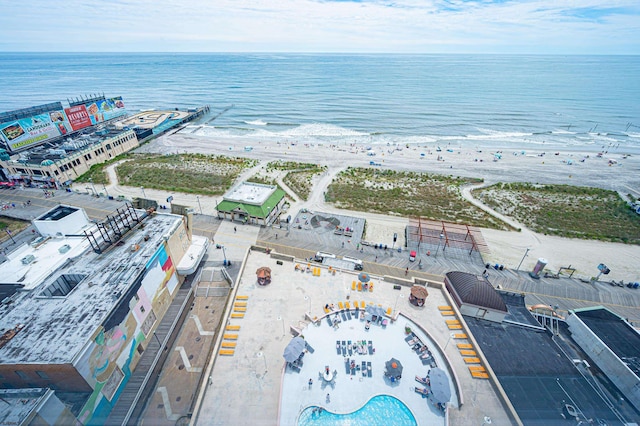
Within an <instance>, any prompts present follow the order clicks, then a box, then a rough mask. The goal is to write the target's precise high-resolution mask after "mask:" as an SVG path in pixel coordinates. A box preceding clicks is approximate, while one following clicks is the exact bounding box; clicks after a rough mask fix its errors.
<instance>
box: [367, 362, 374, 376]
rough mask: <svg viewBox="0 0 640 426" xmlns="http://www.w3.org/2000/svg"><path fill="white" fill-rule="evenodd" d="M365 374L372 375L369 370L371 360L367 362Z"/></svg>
mask: <svg viewBox="0 0 640 426" xmlns="http://www.w3.org/2000/svg"><path fill="white" fill-rule="evenodd" d="M367 375H368V376H369V377H372V375H373V373H372V372H371V361H368V362H367Z"/></svg>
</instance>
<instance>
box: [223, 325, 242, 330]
mask: <svg viewBox="0 0 640 426" xmlns="http://www.w3.org/2000/svg"><path fill="white" fill-rule="evenodd" d="M225 330H227V331H238V330H240V326H239V325H228V326H226V327H225Z"/></svg>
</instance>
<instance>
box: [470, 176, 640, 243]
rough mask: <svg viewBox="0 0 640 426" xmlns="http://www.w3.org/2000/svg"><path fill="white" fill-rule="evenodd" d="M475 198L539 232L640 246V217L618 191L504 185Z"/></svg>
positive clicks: (496, 186)
mask: <svg viewBox="0 0 640 426" xmlns="http://www.w3.org/2000/svg"><path fill="white" fill-rule="evenodd" d="M474 196H475V197H477V198H478V199H479V200H481V201H482V202H483V203H485V204H486V205H488V206H490V207H492V208H493V209H494V210H496V211H498V212H500V213H502V214H505V215H508V216H511V217H513V218H515V219H516V220H518V221H519V222H522V223H524V224H525V225H526V226H527V227H528V228H530V229H532V230H533V231H536V232H539V233H543V234H549V235H558V236H561V237H569V238H580V239H590V240H602V241H613V242H622V243H629V244H640V218H639V217H638V215H637V214H635V213H634V212H633V211H632V210H631V209H629V207H628V206H627V204H626V202H625V201H624V200H622V199H621V198H620V196H619V195H618V193H616V192H615V191H609V190H604V189H599V188H589V187H579V186H569V185H537V184H530V183H501V184H496V185H492V186H490V187H487V188H481V189H478V190H475V191H474Z"/></svg>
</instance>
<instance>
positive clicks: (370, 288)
mask: <svg viewBox="0 0 640 426" xmlns="http://www.w3.org/2000/svg"><path fill="white" fill-rule="evenodd" d="M369 291H373V283H369Z"/></svg>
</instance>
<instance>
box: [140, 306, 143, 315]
mask: <svg viewBox="0 0 640 426" xmlns="http://www.w3.org/2000/svg"><path fill="white" fill-rule="evenodd" d="M140 312H142V313H143V314H144V306H140Z"/></svg>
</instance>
